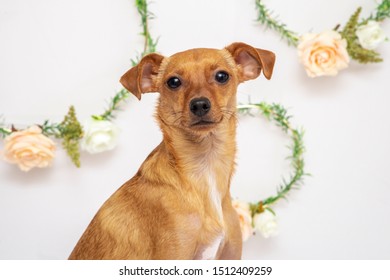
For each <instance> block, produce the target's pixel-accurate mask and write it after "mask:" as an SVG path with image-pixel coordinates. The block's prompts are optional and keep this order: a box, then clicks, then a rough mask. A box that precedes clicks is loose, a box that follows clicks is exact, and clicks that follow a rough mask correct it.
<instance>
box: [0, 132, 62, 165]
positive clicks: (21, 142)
mask: <svg viewBox="0 0 390 280" xmlns="http://www.w3.org/2000/svg"><path fill="white" fill-rule="evenodd" d="M54 152H55V144H54V142H53V141H52V140H51V139H50V138H48V137H46V136H45V135H43V134H42V130H41V129H40V128H39V127H38V126H31V127H30V128H28V129H26V130H22V131H17V132H13V133H12V134H11V135H9V136H7V137H6V138H5V139H4V151H3V154H4V159H5V160H6V161H8V162H10V163H14V164H17V165H18V166H19V168H20V169H21V170H23V171H29V170H30V169H32V168H34V167H39V168H44V167H47V166H49V165H50V164H51V162H52V160H53V158H54Z"/></svg>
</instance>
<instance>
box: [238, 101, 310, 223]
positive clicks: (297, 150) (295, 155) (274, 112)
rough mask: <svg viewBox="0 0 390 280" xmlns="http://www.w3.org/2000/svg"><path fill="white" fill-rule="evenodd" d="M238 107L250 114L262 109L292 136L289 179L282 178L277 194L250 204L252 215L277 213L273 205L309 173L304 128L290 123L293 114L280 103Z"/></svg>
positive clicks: (250, 104)
mask: <svg viewBox="0 0 390 280" xmlns="http://www.w3.org/2000/svg"><path fill="white" fill-rule="evenodd" d="M237 109H238V112H239V113H242V114H249V113H250V112H251V110H253V109H256V110H258V111H260V112H261V113H262V114H263V115H264V117H265V118H266V119H267V120H269V121H273V122H275V123H276V125H277V126H279V127H280V128H281V129H282V131H283V132H284V133H286V134H287V135H288V136H289V137H290V140H291V143H292V144H291V146H289V148H290V149H291V155H290V156H289V157H288V158H289V159H290V160H291V166H292V168H293V172H292V173H291V174H290V177H289V179H288V180H286V179H283V180H282V183H281V184H280V186H279V187H278V188H277V194H276V195H273V196H270V197H268V198H265V199H263V200H261V201H258V202H254V203H251V204H250V209H251V214H252V217H253V216H254V215H256V214H258V213H262V212H263V211H264V210H268V211H270V212H272V213H273V214H275V213H274V211H273V210H272V208H271V206H272V205H273V204H275V203H276V202H278V201H279V200H281V199H286V196H287V194H288V193H289V192H290V191H291V190H292V189H294V188H297V187H298V186H300V185H301V184H302V183H303V178H304V176H307V175H309V174H308V173H306V172H305V171H304V168H305V161H304V158H303V154H304V152H305V146H304V143H303V135H304V132H303V130H302V129H296V128H293V127H292V125H291V123H290V119H291V116H290V115H288V114H287V110H286V109H285V108H284V107H283V106H281V105H280V104H267V103H265V102H261V103H248V104H241V105H238V106H237Z"/></svg>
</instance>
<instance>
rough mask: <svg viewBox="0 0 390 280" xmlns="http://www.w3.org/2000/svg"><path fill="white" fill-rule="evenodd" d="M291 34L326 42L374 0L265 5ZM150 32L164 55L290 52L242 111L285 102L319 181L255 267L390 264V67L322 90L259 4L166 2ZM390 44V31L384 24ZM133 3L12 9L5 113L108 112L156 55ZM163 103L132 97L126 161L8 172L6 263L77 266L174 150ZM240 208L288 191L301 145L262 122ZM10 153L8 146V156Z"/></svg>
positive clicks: (0, 174)
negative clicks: (104, 210)
mask: <svg viewBox="0 0 390 280" xmlns="http://www.w3.org/2000/svg"><path fill="white" fill-rule="evenodd" d="M265 2H266V3H267V4H268V6H269V7H270V8H271V9H273V10H275V13H276V14H279V15H280V19H283V21H284V22H286V23H287V24H288V25H289V27H290V28H291V29H294V30H296V31H298V32H300V33H304V32H307V31H311V30H312V31H315V32H320V31H322V30H324V29H331V28H333V27H334V26H335V25H336V24H338V23H341V24H343V23H345V22H346V21H347V19H348V18H349V16H350V15H351V14H352V12H354V10H355V8H356V7H357V6H358V5H362V6H363V8H364V11H363V15H364V16H367V15H368V14H369V12H370V11H371V10H372V9H373V8H374V7H375V2H374V1H371V0H365V1H363V0H356V1H337V0H327V1H310V0H295V1H265ZM150 10H151V11H152V12H153V13H154V14H155V16H156V19H155V20H153V21H152V22H151V23H150V27H151V31H152V33H153V35H154V36H160V40H159V44H158V50H159V51H160V52H161V53H163V54H165V55H170V54H173V53H175V52H177V51H180V50H185V49H188V48H194V47H215V48H222V47H224V46H225V45H227V44H229V43H231V42H234V41H244V42H247V43H249V44H252V45H254V46H256V47H261V48H265V49H270V50H273V51H274V52H275V53H276V54H277V63H276V66H275V72H274V77H273V78H272V80H271V81H266V80H265V79H264V78H259V79H258V80H256V81H252V82H248V83H246V84H244V85H242V86H240V88H239V100H240V101H241V102H246V101H247V100H248V98H249V97H250V99H251V100H252V101H253V102H258V101H268V102H280V103H282V104H283V105H284V106H285V107H288V108H289V109H290V110H289V111H290V113H291V114H293V115H294V118H293V120H292V121H293V123H294V124H295V125H297V126H302V127H304V128H305V130H306V135H305V143H306V147H307V153H306V164H307V172H310V173H311V174H312V177H310V178H307V180H306V183H305V185H304V186H303V187H302V188H301V190H299V191H295V192H293V193H292V194H291V195H290V197H289V202H281V203H280V204H278V205H277V206H275V207H274V210H275V211H276V212H277V216H278V221H279V225H280V234H279V235H278V236H277V237H274V238H271V239H264V238H262V237H261V236H259V235H257V236H255V237H252V238H251V239H250V240H249V241H248V242H247V243H245V245H244V256H243V257H244V258H246V259H382V258H383V259H388V258H390V241H389V236H390V219H389V214H390V203H388V202H389V199H390V172H389V171H390V170H389V169H390V148H389V143H390V117H389V115H388V106H389V104H390V102H389V101H390V92H389V89H388V88H387V85H388V82H387V81H388V79H389V78H388V77H389V69H390V63H389V61H390V48H389V43H385V44H383V45H382V46H381V47H380V48H379V51H380V52H381V54H382V55H383V57H384V59H385V61H384V62H383V63H380V64H375V65H365V66H363V65H359V64H357V63H355V62H352V63H351V65H350V67H349V69H347V70H345V71H343V72H341V73H340V74H339V75H338V76H337V77H335V78H319V79H310V78H308V77H307V76H306V74H305V73H304V70H303V68H302V66H301V65H300V64H299V63H298V60H297V55H296V50H295V49H294V48H292V47H288V46H287V45H286V44H285V43H284V42H283V41H281V40H280V39H279V35H277V34H275V33H273V32H272V31H266V30H265V28H264V27H262V26H259V25H258V24H256V22H255V18H256V11H255V7H254V1H253V0H245V1H238V0H237V1H233V0H231V1H227V0H215V1H206V0H198V1H183V0H165V1H154V2H153V4H151V5H150ZM384 28H385V30H386V32H387V34H388V35H389V36H390V26H389V23H386V24H385V25H384ZM139 32H140V25H139V17H138V15H137V13H136V10H135V8H134V6H133V0H131V1H130V0H117V1H108V0H83V1H75V0H67V1H60V0H56V1H53V0H51V1H49V0H36V1H27V0H1V1H0V41H1V43H0V98H1V99H0V114H3V116H4V117H5V118H6V121H7V122H12V123H14V124H15V125H16V126H18V127H22V126H23V125H28V124H32V123H42V121H43V120H45V119H47V118H48V119H50V120H53V121H61V119H62V118H63V116H64V114H65V113H66V111H67V109H68V106H69V105H71V104H73V105H75V107H76V110H77V113H78V117H79V118H80V119H81V120H83V119H85V118H87V117H88V116H89V115H91V114H98V113H100V112H102V111H103V109H104V107H105V105H106V101H107V100H109V98H110V97H111V96H112V95H113V94H114V93H115V92H116V90H118V89H120V88H121V86H120V84H119V83H118V80H119V77H120V76H121V75H122V74H123V73H124V72H125V71H126V70H127V69H128V68H129V67H130V58H134V57H135V55H136V53H137V51H139V50H140V49H141V47H142V38H141V37H140V36H139V35H138V33H139ZM155 100H156V95H155V94H148V95H144V97H143V99H142V102H138V101H137V100H136V99H135V98H131V99H130V100H129V102H128V103H127V105H125V106H123V111H122V112H121V113H120V114H118V118H117V123H118V124H119V125H120V126H121V129H122V136H121V139H120V143H119V146H118V147H117V149H116V150H115V151H113V152H108V153H104V154H99V155H95V156H92V155H88V154H84V153H83V154H82V167H81V168H80V169H77V168H75V167H74V166H73V165H72V164H71V163H70V161H69V159H68V158H67V156H66V155H65V153H64V151H63V150H62V149H61V148H59V149H58V153H57V157H56V159H55V163H54V166H53V167H52V168H50V169H43V170H33V171H31V172H29V173H24V172H21V171H19V170H18V168H17V167H16V166H12V165H9V164H7V163H5V162H3V161H0V259H65V258H67V256H68V254H69V253H70V251H71V250H72V248H73V246H74V245H75V243H76V242H77V240H78V238H79V237H80V235H81V234H82V232H83V231H84V229H85V227H86V226H87V225H88V223H89V221H90V220H91V218H92V217H93V215H94V214H95V213H96V211H97V209H98V208H99V207H100V205H101V204H102V203H103V202H104V201H105V200H106V199H107V198H108V196H109V195H110V194H111V193H113V192H114V191H115V190H116V189H117V188H118V187H119V186H120V185H121V184H122V183H123V182H125V181H126V180H127V179H128V178H130V177H132V176H133V174H134V173H135V172H136V170H137V168H138V167H139V165H140V164H141V162H142V161H143V160H144V158H145V157H146V156H147V155H148V153H149V152H150V151H151V150H152V149H153V147H154V146H156V145H157V144H158V143H159V141H160V140H161V134H160V131H159V129H158V127H157V126H156V124H155V121H154V120H153V117H152V114H153V111H154V104H155ZM238 140H239V147H238V148H239V154H238V168H237V173H236V176H235V179H234V182H233V185H232V192H233V195H234V196H235V197H239V198H240V199H243V200H248V201H250V200H260V199H261V198H264V197H266V196H268V195H270V194H273V193H275V191H276V186H277V185H278V184H279V182H280V180H281V175H285V176H287V175H288V174H289V166H288V164H287V162H286V161H285V157H286V156H287V155H288V149H286V148H285V146H286V145H287V144H289V142H288V139H287V138H286V137H285V136H284V135H283V133H281V132H280V131H279V130H278V129H277V128H275V127H274V126H272V125H270V124H269V123H267V122H266V121H264V120H263V119H261V118H250V117H242V118H240V122H239V130H238ZM1 147H2V141H0V148H1Z"/></svg>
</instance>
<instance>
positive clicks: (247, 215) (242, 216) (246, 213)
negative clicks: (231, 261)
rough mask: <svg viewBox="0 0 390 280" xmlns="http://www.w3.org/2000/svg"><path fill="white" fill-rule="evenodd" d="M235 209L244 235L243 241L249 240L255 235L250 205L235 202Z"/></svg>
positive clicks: (233, 203)
mask: <svg viewBox="0 0 390 280" xmlns="http://www.w3.org/2000/svg"><path fill="white" fill-rule="evenodd" d="M232 205H233V208H234V209H235V210H236V212H237V215H238V219H239V221H240V228H241V234H242V241H246V240H248V238H249V237H251V236H252V235H253V228H252V217H251V211H250V209H249V204H248V203H246V202H241V201H237V200H234V201H233V202H232Z"/></svg>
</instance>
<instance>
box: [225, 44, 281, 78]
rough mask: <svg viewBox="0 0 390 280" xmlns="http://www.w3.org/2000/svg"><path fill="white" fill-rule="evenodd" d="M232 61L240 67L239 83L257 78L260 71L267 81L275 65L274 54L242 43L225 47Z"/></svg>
mask: <svg viewBox="0 0 390 280" xmlns="http://www.w3.org/2000/svg"><path fill="white" fill-rule="evenodd" d="M226 50H227V51H229V52H230V54H231V55H232V56H233V58H234V60H235V61H236V63H237V64H238V65H240V66H241V71H240V77H239V78H240V82H244V81H247V80H252V79H255V78H257V77H258V76H259V75H260V73H261V70H263V73H264V76H265V77H266V78H267V79H268V80H269V79H271V76H272V71H273V69H274V64H275V54H274V53H273V52H270V51H267V50H262V49H256V48H254V47H252V46H249V45H247V44H244V43H239V42H238V43H233V44H231V45H229V46H227V47H226Z"/></svg>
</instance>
